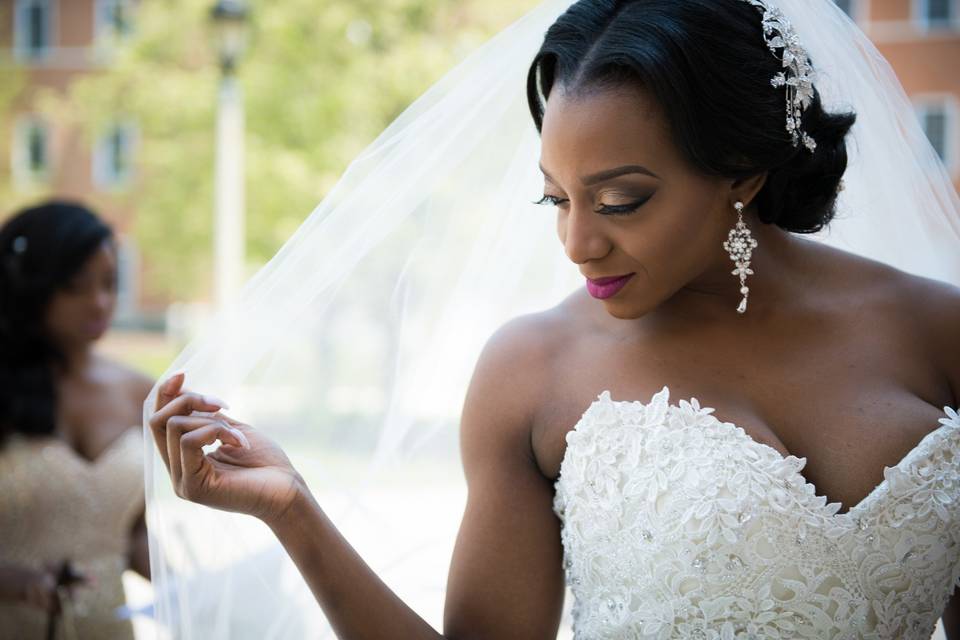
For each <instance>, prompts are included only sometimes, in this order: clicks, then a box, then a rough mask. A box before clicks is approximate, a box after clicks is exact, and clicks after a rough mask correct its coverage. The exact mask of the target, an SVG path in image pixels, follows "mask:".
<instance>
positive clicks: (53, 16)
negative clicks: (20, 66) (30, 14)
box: [13, 0, 59, 64]
mask: <svg viewBox="0 0 960 640" xmlns="http://www.w3.org/2000/svg"><path fill="white" fill-rule="evenodd" d="M37 4H39V5H43V6H45V7H46V11H47V45H46V47H44V48H43V49H39V50H33V49H30V48H28V43H29V36H28V34H27V28H28V26H29V21H28V20H27V11H28V9H29V8H30V7H31V6H33V5H37ZM57 9H58V7H57V0H15V3H14V12H13V51H14V56H15V57H16V59H17V60H19V61H21V62H25V63H28V64H29V63H31V62H39V61H43V60H47V59H48V58H50V57H51V56H52V55H53V52H54V50H56V48H57V42H58V34H59V30H58V21H57Z"/></svg>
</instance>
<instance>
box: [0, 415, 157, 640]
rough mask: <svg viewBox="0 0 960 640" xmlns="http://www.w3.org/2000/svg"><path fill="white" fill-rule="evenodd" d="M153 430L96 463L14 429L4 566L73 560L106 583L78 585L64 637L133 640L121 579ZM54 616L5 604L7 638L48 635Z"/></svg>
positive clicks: (131, 432)
mask: <svg viewBox="0 0 960 640" xmlns="http://www.w3.org/2000/svg"><path fill="white" fill-rule="evenodd" d="M143 505H144V490H143V433H142V428H141V427H140V426H139V425H137V426H132V427H130V428H129V429H127V430H126V431H125V432H124V433H123V434H122V435H120V436H119V437H118V438H117V439H116V440H114V441H113V442H112V443H111V444H110V445H109V446H108V447H107V449H106V450H105V451H104V452H103V453H102V454H101V455H100V456H99V457H98V458H97V459H96V460H93V461H90V460H87V459H86V458H84V457H82V456H80V455H79V454H78V453H77V452H76V451H75V450H74V449H73V448H72V447H71V446H70V445H69V444H68V443H67V442H66V441H64V440H62V439H59V438H55V437H46V438H28V437H25V436H22V435H20V434H17V433H14V434H12V435H11V436H10V437H9V438H8V440H7V442H6V444H5V445H4V446H3V448H2V449H0V565H20V566H27V567H33V568H37V569H41V568H43V567H44V566H45V565H46V564H55V565H59V564H61V563H62V562H63V561H64V560H69V561H70V562H71V564H72V565H73V568H74V569H75V570H76V571H77V572H79V573H81V574H83V575H86V576H92V577H93V578H94V580H95V581H96V584H95V585H94V586H85V585H80V586H78V587H76V588H74V591H73V598H72V599H71V601H70V602H69V603H68V604H67V605H66V606H65V610H64V614H63V616H62V617H61V619H60V620H59V621H58V624H57V628H56V638H57V640H75V639H78V640H88V639H96V640H99V639H100V638H105V639H109V640H132V638H133V626H132V624H131V622H130V621H129V620H123V619H118V618H117V616H116V615H115V610H116V609H117V608H118V607H120V606H122V605H123V604H124V603H125V595H124V590H123V582H122V580H121V576H122V574H123V571H124V570H125V569H126V567H127V550H128V544H129V532H130V529H131V527H132V526H133V524H134V522H135V520H136V518H137V516H138V515H139V513H140V512H141V510H142V509H143ZM46 633H47V614H46V613H45V612H43V611H41V610H39V609H37V608H34V607H30V606H27V605H24V604H20V603H11V602H0V640H14V639H16V640H34V639H36V640H44V639H45V638H46Z"/></svg>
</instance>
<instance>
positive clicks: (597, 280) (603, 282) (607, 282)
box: [587, 273, 633, 284]
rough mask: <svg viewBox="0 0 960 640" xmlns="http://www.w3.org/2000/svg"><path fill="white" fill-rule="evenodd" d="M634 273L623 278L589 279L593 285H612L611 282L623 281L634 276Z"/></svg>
mask: <svg viewBox="0 0 960 640" xmlns="http://www.w3.org/2000/svg"><path fill="white" fill-rule="evenodd" d="M632 275H633V274H632V273H626V274H624V275H622V276H610V277H609V278H587V280H589V281H590V282H592V283H593V284H610V283H611V282H616V281H617V280H622V279H623V278H626V277H627V276H632Z"/></svg>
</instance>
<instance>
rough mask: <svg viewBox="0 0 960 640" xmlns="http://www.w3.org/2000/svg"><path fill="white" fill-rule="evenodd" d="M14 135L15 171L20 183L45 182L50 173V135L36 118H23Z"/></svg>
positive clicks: (15, 176) (43, 124)
mask: <svg viewBox="0 0 960 640" xmlns="http://www.w3.org/2000/svg"><path fill="white" fill-rule="evenodd" d="M15 129H16V131H15V135H14V137H13V153H12V155H13V173H14V178H15V179H16V181H17V182H18V183H19V184H30V183H36V182H43V181H45V180H47V178H48V177H49V175H50V135H49V131H48V129H47V126H46V124H45V123H44V122H43V121H41V120H39V119H36V118H27V119H24V120H21V121H20V122H19V123H18V124H17V126H16V128H15Z"/></svg>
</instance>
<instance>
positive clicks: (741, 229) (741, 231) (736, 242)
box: [723, 201, 757, 313]
mask: <svg viewBox="0 0 960 640" xmlns="http://www.w3.org/2000/svg"><path fill="white" fill-rule="evenodd" d="M733 206H734V208H735V209H736V210H737V223H736V225H734V227H733V228H732V229H730V233H729V234H727V240H726V241H725V242H724V243H723V248H724V249H726V250H727V253H729V254H730V259H731V260H733V262H734V263H735V264H736V265H737V268H736V269H734V270H733V271H731V272H730V273H732V274H733V275H735V276H739V277H740V293H742V294H743V299H742V300H741V301H740V305H739V306H738V307H737V313H744V312H746V310H747V296H748V295H749V294H750V287H748V286H747V276H748V275H753V271H752V270H751V269H750V258H751V256H752V255H753V250H754V249H756V248H757V241H756V240H755V239H754V238H753V235H752V234H751V233H750V229H748V228H747V224H746V223H745V222H744V221H743V203H742V202H740V201H737V202H736V203H734V205H733Z"/></svg>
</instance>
